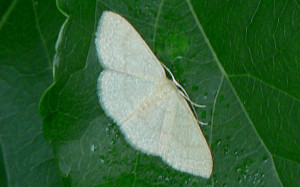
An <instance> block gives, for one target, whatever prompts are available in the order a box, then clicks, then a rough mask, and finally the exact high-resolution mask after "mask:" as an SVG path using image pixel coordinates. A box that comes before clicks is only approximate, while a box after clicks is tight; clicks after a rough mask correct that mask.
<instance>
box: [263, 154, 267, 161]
mask: <svg viewBox="0 0 300 187" xmlns="http://www.w3.org/2000/svg"><path fill="white" fill-rule="evenodd" d="M263 161H264V163H267V162H268V156H266V155H264V156H263Z"/></svg>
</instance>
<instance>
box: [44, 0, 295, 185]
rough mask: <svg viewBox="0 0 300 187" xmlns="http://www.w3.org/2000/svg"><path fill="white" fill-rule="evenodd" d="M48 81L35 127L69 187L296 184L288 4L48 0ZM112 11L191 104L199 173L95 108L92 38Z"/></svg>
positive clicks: (290, 5) (96, 65) (96, 67)
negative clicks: (54, 38) (59, 23)
mask: <svg viewBox="0 0 300 187" xmlns="http://www.w3.org/2000/svg"><path fill="white" fill-rule="evenodd" d="M58 5H59V8H60V9H61V10H62V11H63V12H64V13H65V14H66V15H68V19H67V21H66V22H65V24H64V25H63V27H62V30H61V34H60V37H59V39H58V45H57V46H58V48H57V53H56V56H55V60H54V61H55V74H54V79H55V83H54V84H53V85H52V86H51V87H50V88H49V89H48V90H47V92H46V93H45V95H44V96H43V99H42V101H41V105H40V114H41V115H42V116H43V118H44V124H43V125H44V126H43V127H44V134H45V137H46V138H47V140H48V141H50V142H51V144H52V145H53V147H54V149H55V152H56V153H57V158H58V160H59V166H60V169H61V171H62V173H63V174H64V175H65V176H68V177H69V178H70V179H71V182H72V183H73V184H74V185H82V186H87V185H94V184H98V185H121V184H122V185H128V186H131V185H146V184H148V185H149V184H150V185H155V184H156V185H157V184H161V185H176V184H177V185H190V186H191V185H212V186H215V185H216V186H220V185H229V186H237V185H251V186H252V185H254V186H256V185H258V186H261V185H263V186H283V185H285V186H291V185H292V186H293V185H297V183H298V181H297V179H298V178H299V175H300V172H299V171H300V170H299V159H300V158H299V155H300V149H299V132H300V126H299V125H298V124H300V123H299V122H300V121H299V119H300V112H299V108H300V106H299V98H300V95H299V93H300V92H299V91H300V89H299V85H300V82H299V81H300V79H299V76H300V72H299V71H300V68H299V61H298V59H299V56H298V55H299V54H300V50H299V38H300V37H299V32H298V30H300V28H299V27H300V25H299V24H298V23H299V19H297V18H298V17H300V15H299V14H300V12H299V6H298V4H297V2H295V1H286V2H284V3H279V2H277V1H267V2H262V1H249V2H234V1H230V2H225V1H224V2H223V1H222V2H219V1H218V2H217V1H216V2H213V1H212V2H208V1H193V0H191V1H190V0H187V1H179V0H174V1H151V2H150V1H130V0H127V1H117V0H111V1H97V2H94V1H88V2H87V1H72V0H69V1H59V3H58ZM104 10H111V11H114V12H117V13H119V14H121V15H123V16H124V17H125V18H126V19H127V20H129V22H130V23H131V24H132V25H133V26H134V27H135V28H136V29H137V31H138V32H139V33H140V34H141V36H142V37H143V38H144V39H145V41H146V42H147V44H148V45H149V46H150V48H151V49H152V50H153V52H154V53H155V54H156V55H157V57H158V58H159V59H160V60H161V61H162V62H163V63H164V64H166V65H167V66H168V67H169V68H170V69H171V71H172V72H173V73H174V75H175V77H176V79H178V80H179V82H180V84H181V85H182V86H183V87H184V88H185V89H186V90H187V92H188V93H189V95H190V97H191V99H192V100H193V101H194V102H196V103H201V104H206V106H207V107H206V108H205V109H197V113H198V116H199V119H200V120H201V121H206V122H209V125H208V126H203V127H202V130H203V131H204V134H205V135H206V138H207V140H208V142H209V144H210V146H211V149H212V152H213V157H214V171H213V175H212V177H211V178H210V179H208V180H206V179H203V178H201V177H195V176H192V175H189V174H186V173H181V172H178V171H176V170H174V169H172V168H171V167H169V166H168V165H167V164H165V163H164V162H163V161H162V160H161V159H160V158H159V157H154V156H149V155H146V154H143V153H141V152H139V151H137V150H135V149H134V148H132V147H131V146H130V145H129V144H128V143H127V142H126V141H125V139H124V135H123V134H122V133H121V132H120V130H119V129H118V127H117V125H116V124H115V123H113V121H112V120H111V119H109V118H108V117H107V116H106V115H105V114H104V111H103V110H102V109H101V107H100V105H99V101H98V96H97V90H96V87H97V86H96V84H97V79H98V76H99V74H100V72H101V71H102V68H101V67H100V64H99V62H98V60H97V56H96V55H97V54H96V50H95V44H94V37H95V36H94V34H95V31H96V28H97V24H98V20H99V18H100V16H101V14H102V11H104Z"/></svg>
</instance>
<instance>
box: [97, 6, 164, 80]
mask: <svg viewBox="0 0 300 187" xmlns="http://www.w3.org/2000/svg"><path fill="white" fill-rule="evenodd" d="M95 42H96V48H97V52H98V55H99V58H100V61H101V63H102V65H103V67H104V68H106V69H111V70H116V71H121V72H126V73H128V74H132V75H135V76H138V77H140V78H142V79H146V80H153V81H157V80H160V79H161V78H163V77H165V71H164V69H163V68H162V66H161V64H160V62H159V61H158V59H157V58H156V56H155V55H154V54H153V52H152V51H151V50H150V48H149V47H148V45H147V44H146V42H145V41H144V40H143V39H142V37H141V36H140V35H139V33H138V32H137V31H136V30H135V29H134V28H133V26H132V25H131V24H130V23H129V22H128V21H127V20H126V19H124V18H123V17H122V16H120V15H118V14H116V13H113V12H109V11H105V12H103V14H102V16H101V19H100V21H99V26H98V31H97V33H96V40H95Z"/></svg>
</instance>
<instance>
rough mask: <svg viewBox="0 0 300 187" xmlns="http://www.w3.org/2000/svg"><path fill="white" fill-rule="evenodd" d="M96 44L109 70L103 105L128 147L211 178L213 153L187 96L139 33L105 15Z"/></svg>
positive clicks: (103, 79) (102, 81)
mask: <svg viewBox="0 0 300 187" xmlns="http://www.w3.org/2000/svg"><path fill="white" fill-rule="evenodd" d="M95 42H96V48H97V53H98V57H99V60H100V63H101V65H102V67H103V69H104V70H103V71H102V73H101V74H100V76H99V79H98V94H99V99H100V104H101V106H102V108H103V109H104V111H105V112H106V114H107V115H108V116H109V117H111V118H112V119H113V120H114V121H115V122H116V123H117V124H118V126H119V127H120V129H121V131H122V132H123V134H124V135H125V137H126V140H127V142H129V143H130V144H131V145H132V146H133V147H134V148H136V149H138V150H141V151H142V152H144V153H147V154H150V155H157V156H160V157H161V158H162V159H163V160H164V161H165V162H166V163H167V164H169V165H170V166H172V167H173V168H175V169H177V170H180V171H183V172H187V173H191V174H193V175H197V176H202V177H205V178H209V177H210V175H211V172H212V167H213V160H212V156H211V152H210V149H209V146H208V145H207V142H206V140H205V137H204V135H203V133H202V131H201V129H200V127H199V124H198V121H197V119H196V118H195V116H194V114H193V112H192V110H191V108H190V107H189V105H188V103H187V101H186V99H185V97H186V96H187V95H186V96H183V94H182V92H181V91H180V90H179V89H178V88H177V86H178V83H175V82H172V81H171V80H169V79H168V78H167V77H166V73H165V71H164V68H163V66H162V64H161V62H160V61H159V60H158V59H157V58H156V56H155V55H154V54H153V52H152V51H151V49H150V48H149V47H148V45H147V44H146V42H145V41H144V40H143V39H142V37H141V36H140V35H139V33H138V32H137V31H136V30H135V29H134V28H133V26H132V25H131V24H130V23H129V22H128V21H127V20H126V19H125V18H123V17H122V16H120V15H118V14H116V13H113V12H110V11H105V12H103V14H102V16H101V18H100V20H99V25H98V29H97V33H96V40H95ZM173 80H174V79H173Z"/></svg>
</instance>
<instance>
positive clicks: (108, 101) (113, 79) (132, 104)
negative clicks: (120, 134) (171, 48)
mask: <svg viewBox="0 0 300 187" xmlns="http://www.w3.org/2000/svg"><path fill="white" fill-rule="evenodd" d="M155 86H156V84H155V83H154V82H152V81H148V80H144V79H141V78H139V77H136V76H134V75H130V74H126V73H121V72H117V71H110V70H104V71H103V72H102V73H101V75H100V77H99V79H98V93H99V98H100V103H101V105H102V107H103V108H104V109H105V111H106V112H107V113H108V115H109V116H110V117H112V118H113V119H114V120H116V121H117V122H121V121H123V120H124V119H126V118H128V116H129V115H131V114H132V113H133V111H135V110H136V109H137V108H138V107H139V106H140V105H141V104H142V103H143V101H144V100H145V98H147V97H148V96H149V95H150V94H151V93H152V92H153V91H154V89H155Z"/></svg>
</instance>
